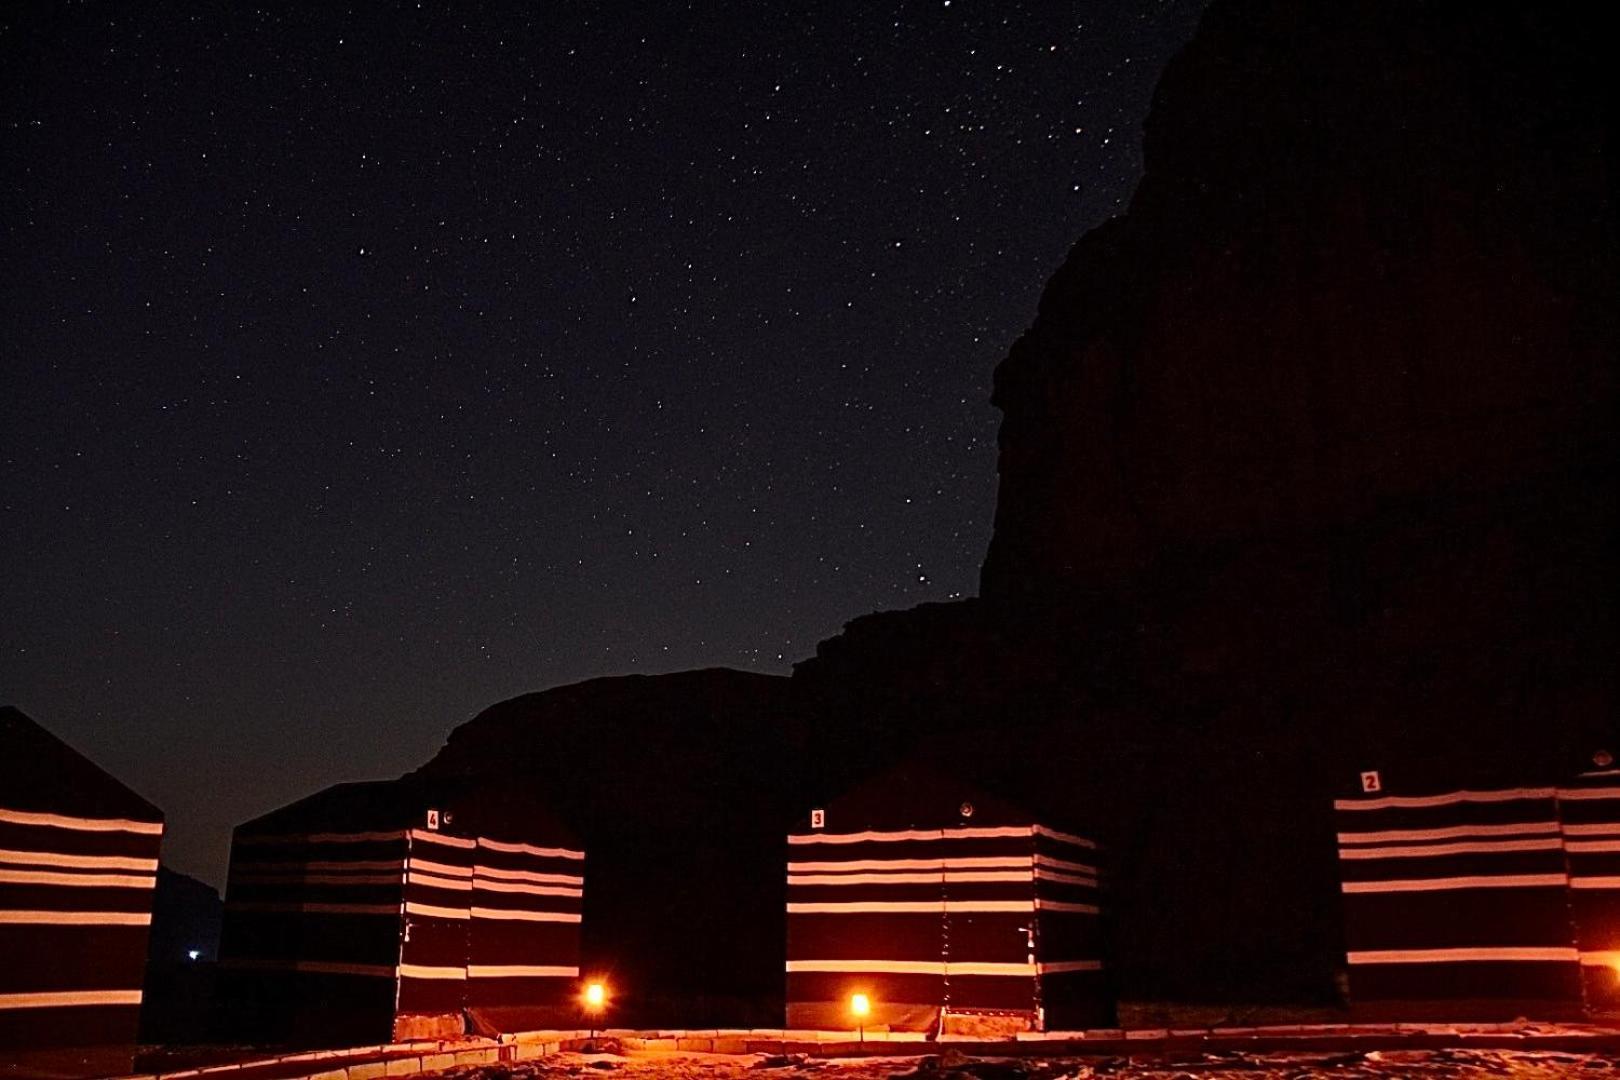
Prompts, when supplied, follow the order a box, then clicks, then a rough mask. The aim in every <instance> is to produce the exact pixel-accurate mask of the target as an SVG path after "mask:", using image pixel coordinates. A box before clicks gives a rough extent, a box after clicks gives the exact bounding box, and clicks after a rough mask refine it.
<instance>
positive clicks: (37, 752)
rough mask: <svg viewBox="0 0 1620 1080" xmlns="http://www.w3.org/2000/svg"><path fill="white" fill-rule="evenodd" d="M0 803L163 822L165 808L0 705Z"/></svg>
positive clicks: (18, 711)
mask: <svg viewBox="0 0 1620 1080" xmlns="http://www.w3.org/2000/svg"><path fill="white" fill-rule="evenodd" d="M0 806H4V807H5V808H6V809H8V810H26V811H32V812H35V813H55V814H67V815H70V816H75V817H101V818H127V819H129V820H131V821H162V820H163V811H161V810H159V809H158V808H157V807H155V806H153V805H152V804H151V803H149V802H147V801H146V800H145V799H143V798H141V797H140V796H139V795H137V794H135V792H134V791H132V790H130V788H129V787H128V786H126V785H125V784H123V783H122V782H121V781H119V780H118V779H117V778H116V777H114V776H113V775H112V774H111V773H108V772H107V771H106V770H104V769H102V768H101V767H100V766H98V765H97V764H96V763H95V762H93V761H91V760H90V759H89V758H87V757H85V756H84V755H83V754H81V753H79V752H78V751H77V750H75V749H73V747H71V746H69V745H68V744H67V743H65V742H63V741H62V740H61V739H58V738H57V737H56V736H55V735H52V734H51V733H50V732H49V731H46V730H45V729H44V728H43V727H40V726H39V724H38V723H36V722H35V721H34V720H32V719H31V718H30V717H29V716H28V715H27V714H25V713H24V712H23V711H22V710H21V709H17V708H14V707H13V706H10V705H6V706H0Z"/></svg>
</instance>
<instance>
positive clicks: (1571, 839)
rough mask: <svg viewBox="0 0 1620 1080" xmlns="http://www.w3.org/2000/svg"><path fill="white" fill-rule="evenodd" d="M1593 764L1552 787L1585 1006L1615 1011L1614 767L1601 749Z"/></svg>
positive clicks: (1617, 804) (1618, 870)
mask: <svg viewBox="0 0 1620 1080" xmlns="http://www.w3.org/2000/svg"><path fill="white" fill-rule="evenodd" d="M1596 760H1597V762H1599V763H1600V764H1599V767H1598V768H1596V769H1593V770H1591V771H1589V772H1585V773H1582V774H1580V775H1579V776H1577V777H1576V778H1575V779H1574V780H1572V781H1569V782H1568V783H1565V784H1562V785H1560V786H1559V788H1558V817H1559V823H1560V825H1561V827H1562V830H1563V837H1564V857H1565V860H1566V862H1567V865H1568V866H1569V912H1570V917H1571V922H1572V923H1573V924H1574V931H1575V947H1576V949H1578V950H1579V951H1580V959H1581V980H1582V982H1583V984H1584V989H1585V997H1586V1007H1587V1011H1588V1013H1590V1014H1593V1015H1600V1016H1601V1015H1608V1016H1612V1015H1614V1014H1615V1013H1616V1012H1620V769H1617V768H1614V767H1613V758H1612V757H1611V756H1610V755H1609V754H1608V753H1607V752H1606V751H1605V752H1600V753H1599V754H1597V755H1596Z"/></svg>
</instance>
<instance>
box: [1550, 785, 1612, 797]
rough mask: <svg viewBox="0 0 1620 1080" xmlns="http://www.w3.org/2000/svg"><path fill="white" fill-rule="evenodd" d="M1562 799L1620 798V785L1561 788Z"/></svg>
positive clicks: (1559, 795)
mask: <svg viewBox="0 0 1620 1080" xmlns="http://www.w3.org/2000/svg"><path fill="white" fill-rule="evenodd" d="M1558 797H1559V798H1560V799H1575V800H1581V799H1620V787H1587V788H1559V789H1558Z"/></svg>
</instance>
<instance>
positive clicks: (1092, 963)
mask: <svg viewBox="0 0 1620 1080" xmlns="http://www.w3.org/2000/svg"><path fill="white" fill-rule="evenodd" d="M1036 967H1038V968H1040V969H1041V974H1042V975H1061V974H1063V973H1064V972H1065V971H1101V970H1102V969H1103V962H1102V961H1101V960H1058V961H1055V962H1053V963H1050V964H1037V965H1036Z"/></svg>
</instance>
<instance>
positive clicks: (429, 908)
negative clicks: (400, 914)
mask: <svg viewBox="0 0 1620 1080" xmlns="http://www.w3.org/2000/svg"><path fill="white" fill-rule="evenodd" d="M405 914H407V915H426V916H428V917H430V918H434V919H470V918H472V911H471V910H470V909H468V908H454V907H441V906H440V905H438V904H418V903H417V902H416V901H415V900H407V901H406V902H405Z"/></svg>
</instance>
